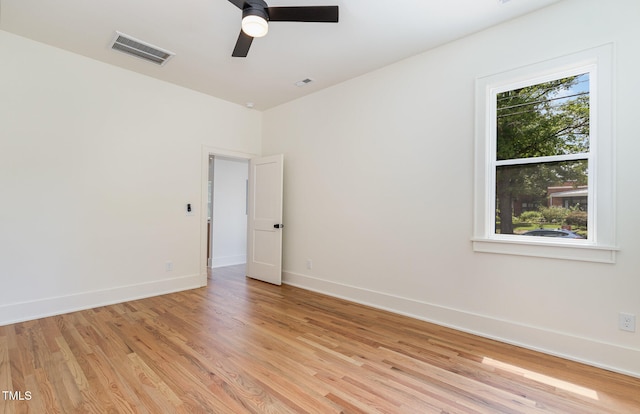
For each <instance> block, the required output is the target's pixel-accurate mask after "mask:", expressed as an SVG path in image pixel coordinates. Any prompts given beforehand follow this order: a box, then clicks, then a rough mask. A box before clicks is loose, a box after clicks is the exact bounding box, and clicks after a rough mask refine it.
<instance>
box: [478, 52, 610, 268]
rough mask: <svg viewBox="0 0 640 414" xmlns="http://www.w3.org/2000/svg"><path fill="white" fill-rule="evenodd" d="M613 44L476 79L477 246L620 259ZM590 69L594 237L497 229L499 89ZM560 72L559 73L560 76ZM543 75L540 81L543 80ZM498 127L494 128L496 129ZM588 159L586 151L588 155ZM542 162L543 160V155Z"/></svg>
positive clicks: (558, 256) (481, 249)
mask: <svg viewBox="0 0 640 414" xmlns="http://www.w3.org/2000/svg"><path fill="white" fill-rule="evenodd" d="M613 54H614V47H613V44H606V45H603V46H599V47H595V48H593V49H588V50H584V51H581V52H578V53H573V54H570V55H565V56H562V57H559V58H555V59H551V60H548V61H544V62H540V63H535V64H532V65H528V66H525V67H521V68H517V69H513V70H509V71H506V72H502V73H498V74H493V75H489V76H484V77H479V78H477V79H476V138H475V170H474V172H475V178H474V228H473V238H472V243H473V249H474V251H476V252H484V253H499V254H514V255H521V256H535V257H547V258H554V259H567V260H580V261H590V262H601V263H615V253H616V251H617V250H618V248H617V247H615V246H616V243H615V223H616V222H615V140H614V124H613V114H614V100H613V91H614V82H613V73H614V68H613V62H614V60H613ZM581 70H582V71H583V72H584V71H588V72H590V82H591V88H590V96H591V98H590V99H591V105H592V114H593V115H594V116H592V118H591V120H590V122H591V129H590V132H591V134H590V153H589V158H588V162H589V170H590V174H589V191H590V194H589V209H588V214H589V223H590V226H589V238H588V239H587V240H557V239H553V238H545V237H527V236H516V235H508V236H507V235H499V234H495V217H494V216H495V208H494V207H495V200H494V197H493V193H494V191H492V188H491V187H492V186H493V185H495V151H496V147H495V145H496V143H495V101H494V100H492V97H495V94H496V91H505V90H510V89H514V88H517V87H519V86H524V85H525V84H526V85H531V84H535V83H541V82H545V81H547V80H550V79H551V78H560V77H562V74H565V73H573V74H575V73H577V72H579V71H581ZM558 75H559V76H558ZM537 80H540V82H537ZM492 128H493V129H492ZM582 158H583V159H584V156H582ZM537 162H540V159H538V160H537Z"/></svg>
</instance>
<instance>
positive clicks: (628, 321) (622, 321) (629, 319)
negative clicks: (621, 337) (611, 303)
mask: <svg viewBox="0 0 640 414" xmlns="http://www.w3.org/2000/svg"><path fill="white" fill-rule="evenodd" d="M618 328H620V330H622V331H629V332H635V331H636V315H632V314H630V313H622V312H620V313H619V314H618Z"/></svg>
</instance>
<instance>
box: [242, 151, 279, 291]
mask: <svg viewBox="0 0 640 414" xmlns="http://www.w3.org/2000/svg"><path fill="white" fill-rule="evenodd" d="M283 164H284V157H283V155H282V154H280V155H272V156H269V157H264V158H253V159H251V160H250V161H249V194H248V196H249V197H248V203H249V211H248V213H249V220H248V231H247V276H249V277H251V278H254V279H259V280H262V281H265V282H269V283H273V284H276V285H280V284H281V283H282V227H283V224H282V177H283V176H282V173H283Z"/></svg>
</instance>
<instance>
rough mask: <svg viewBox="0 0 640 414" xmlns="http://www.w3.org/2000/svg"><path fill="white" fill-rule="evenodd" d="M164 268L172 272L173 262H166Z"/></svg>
mask: <svg viewBox="0 0 640 414" xmlns="http://www.w3.org/2000/svg"><path fill="white" fill-rule="evenodd" d="M164 270H166V271H167V272H171V271H172V270H173V262H167V263H165V264H164Z"/></svg>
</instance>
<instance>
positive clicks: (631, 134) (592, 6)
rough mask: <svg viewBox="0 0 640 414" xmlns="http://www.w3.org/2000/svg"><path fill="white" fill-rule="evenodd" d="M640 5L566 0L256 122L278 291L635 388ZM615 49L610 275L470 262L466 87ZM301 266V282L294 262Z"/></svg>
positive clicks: (605, 269) (578, 267) (490, 258)
mask: <svg viewBox="0 0 640 414" xmlns="http://www.w3.org/2000/svg"><path fill="white" fill-rule="evenodd" d="M638 16H640V2H638V1H637V0H615V1H610V2H602V1H598V0H565V1H563V2H560V3H558V4H557V5H555V6H552V7H550V8H547V9H543V10H541V11H539V12H536V13H534V14H531V15H528V16H525V17H523V18H520V19H517V20H513V21H511V22H508V23H506V24H502V25H500V26H497V27H495V28H492V29H490V30H486V31H484V32H481V33H478V34H475V35H472V36H469V37H466V38H463V39H461V40H459V41H456V42H453V43H451V44H448V45H445V46H443V47H440V48H438V49H436V50H433V51H430V52H427V53H424V54H421V55H418V56H415V57H413V58H411V59H407V60H404V61H401V62H399V63H397V64H394V65H391V66H389V67H386V68H383V69H381V70H378V71H376V72H373V73H369V74H367V75H364V76H362V77H360V78H357V79H354V80H351V81H348V82H345V83H343V84H340V85H338V86H335V87H333V88H330V89H327V90H324V91H320V92H318V93H316V94H313V95H310V96H307V97H305V98H302V99H299V100H297V101H294V102H291V103H288V104H284V105H282V106H280V107H277V108H274V109H272V110H269V111H267V112H265V114H264V119H263V144H262V145H263V154H265V155H269V154H275V153H284V154H285V206H284V209H285V211H284V214H285V222H286V223H287V227H286V230H285V233H284V240H285V248H284V251H285V254H284V269H285V274H284V281H285V283H290V284H294V285H299V286H303V287H305V288H309V289H315V290H319V291H323V292H327V293H330V294H333V295H337V296H342V297H346V298H350V299H353V300H356V301H360V302H364V303H368V304H371V305H374V306H377V307H381V308H387V309H391V310H394V311H396V312H400V313H406V314H409V315H413V316H416V317H418V318H422V319H426V320H431V321H435V322H437V323H440V324H443V325H448V326H453V327H457V328H459V329H462V330H465V331H470V332H476V333H479V334H481V335H484V336H488V337H493V338H499V339H501V340H504V341H507V342H511V343H516V344H522V345H524V346H526V347H530V348H534V349H540V350H543V351H546V352H549V353H552V354H558V355H563V356H566V357H569V358H572V359H575V360H581V361H586V362H588V363H591V364H594V365H597V366H603V367H607V368H610V369H613V370H617V371H621V372H626V373H629V374H632V375H637V376H640V330H638V332H636V333H629V332H622V331H620V330H618V327H617V318H618V312H620V311H624V312H630V313H634V314H636V315H638V316H640V273H639V270H638V269H640V255H639V254H638V251H640V237H638V235H639V234H640V220H639V216H638V208H637V207H638V205H640V193H639V192H638V190H637V181H638V178H639V172H638V169H637V164H638V162H637V159H636V158H637V154H640V140H639V139H638V127H637V118H638V115H637V109H638V91H639V90H640V77H639V76H638V68H639V67H640V48H638V39H640V25H638V24H637V18H638ZM608 42H615V45H616V49H617V58H616V62H615V64H616V82H617V88H616V91H615V94H616V96H615V100H616V106H617V112H616V115H615V122H616V127H617V137H616V138H617V177H618V178H617V190H618V193H617V200H616V202H617V213H618V217H617V219H618V223H619V224H618V228H617V229H616V230H617V240H618V245H619V247H620V249H621V250H620V252H619V254H618V258H617V263H616V264H614V265H611V264H593V263H585V262H573V261H564V260H554V259H542V258H529V257H520V256H506V255H504V256H503V255H492V254H486V253H474V252H473V251H472V247H471V241H470V239H471V236H472V214H473V211H472V205H473V150H474V149H473V143H474V116H475V112H474V82H475V79H476V78H477V77H478V76H484V75H489V74H494V73H498V72H501V71H505V70H509V69H513V68H515V67H519V66H522V65H527V64H531V63H536V62H540V61H543V60H546V59H550V58H554V57H557V56H561V55H565V54H570V53H574V52H577V51H580V50H583V49H587V48H591V47H594V46H598V45H601V44H604V43H608ZM307 259H312V260H313V268H312V270H309V269H307V267H306V260H307Z"/></svg>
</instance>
